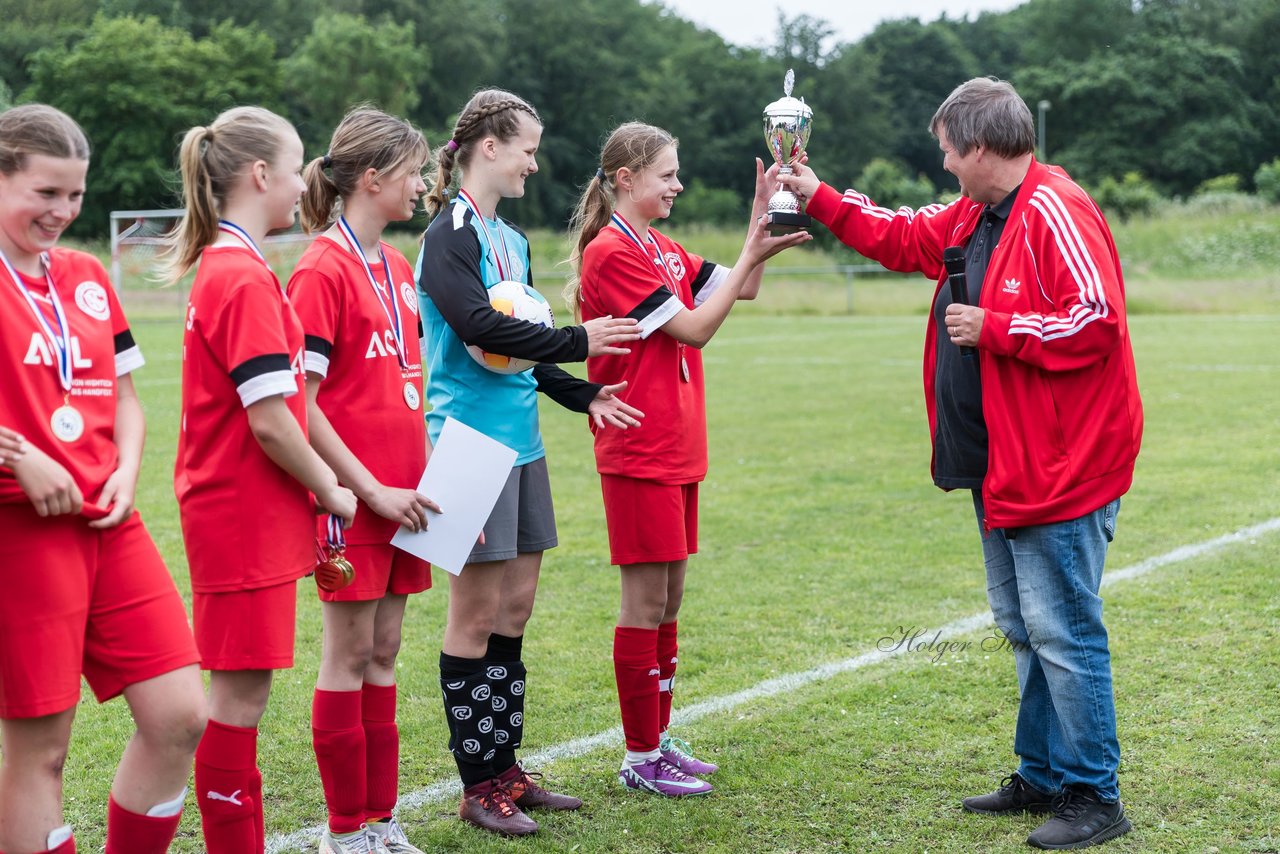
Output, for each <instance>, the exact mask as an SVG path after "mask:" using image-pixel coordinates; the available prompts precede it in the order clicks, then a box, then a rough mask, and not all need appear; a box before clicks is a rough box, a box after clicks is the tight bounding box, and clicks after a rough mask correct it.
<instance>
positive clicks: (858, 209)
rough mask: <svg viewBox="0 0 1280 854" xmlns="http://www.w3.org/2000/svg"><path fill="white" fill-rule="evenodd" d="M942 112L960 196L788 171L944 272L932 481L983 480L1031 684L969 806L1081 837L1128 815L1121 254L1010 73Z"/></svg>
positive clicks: (1127, 423) (987, 544)
mask: <svg viewBox="0 0 1280 854" xmlns="http://www.w3.org/2000/svg"><path fill="white" fill-rule="evenodd" d="M929 129H930V131H931V132H932V133H933V134H934V135H935V136H936V137H937V139H938V146H939V148H941V149H942V153H943V167H944V168H945V169H946V170H947V171H948V172H951V173H952V174H953V175H955V176H956V177H957V178H958V179H959V180H960V191H961V194H962V195H961V198H959V199H957V200H956V201H954V202H952V203H951V204H949V205H930V206H928V207H925V208H921V209H920V210H910V209H908V208H901V209H899V210H897V211H892V210H889V209H887V208H882V207H878V206H877V205H876V204H875V203H874V202H873V201H871V200H870V199H868V198H867V197H866V196H864V195H862V194H861V193H858V192H855V191H853V190H849V191H848V192H846V193H844V195H843V196H842V195H841V194H840V193H839V192H838V191H836V190H834V189H832V188H831V187H830V186H828V185H826V184H822V183H821V182H820V181H819V180H818V178H817V176H816V175H814V174H813V172H812V170H810V169H808V168H807V167H804V166H800V167H797V170H796V174H795V175H794V176H792V177H791V178H789V179H785V180H786V183H787V184H788V185H789V186H790V187H791V188H792V189H794V190H796V192H797V193H798V194H800V195H801V196H802V197H805V198H807V199H808V212H809V213H810V214H811V215H812V216H813V217H815V218H816V219H818V220H819V221H821V222H823V223H825V224H826V225H827V226H829V227H830V228H831V230H832V231H833V232H834V233H835V234H836V235H837V236H838V237H839V238H840V239H841V240H842V241H844V242H845V243H847V244H849V245H850V246H852V247H853V248H854V249H856V250H857V251H858V252H859V253H861V254H862V255H865V256H866V257H868V258H873V259H875V260H876V261H879V262H880V263H882V264H883V265H884V266H886V267H888V268H890V269H893V270H899V271H903V272H909V271H911V272H916V271H918V272H922V273H924V274H925V275H926V276H929V277H931V278H933V279H936V280H937V282H938V286H937V290H936V291H935V294H934V302H933V312H932V314H931V317H930V320H929V323H928V325H927V328H926V330H925V346H924V385H925V404H926V408H927V410H928V414H929V428H930V431H931V434H932V437H933V463H932V471H933V477H934V482H935V483H936V484H937V485H938V486H940V487H942V488H943V489H971V490H972V491H973V501H974V507H975V508H976V510H977V514H978V520H979V524H980V527H981V529H982V546H983V556H984V560H985V563H986V571H987V589H988V598H989V601H990V603H991V610H992V613H993V614H994V616H995V621H996V625H997V626H998V627H999V628H1000V630H1001V632H1002V633H1003V634H1004V635H1005V637H1006V638H1007V639H1008V642H1009V645H1010V646H1011V648H1012V649H1013V650H1014V657H1015V662H1016V665H1017V673H1018V685H1019V690H1020V695H1021V704H1020V707H1019V711H1018V722H1017V729H1016V732H1015V736H1014V751H1015V752H1016V753H1017V754H1018V756H1019V759H1020V764H1019V768H1018V770H1017V771H1016V772H1014V773H1013V774H1012V775H1011V776H1010V777H1009V778H1007V779H1006V780H1005V781H1003V782H1002V784H1001V786H1000V788H999V789H998V790H997V791H995V792H993V793H991V794H987V795H981V796H976V797H971V798H966V799H965V800H964V807H965V809H967V810H969V811H971V812H978V813H987V814H1005V813H1012V812H1023V811H1031V812H1053V816H1052V817H1051V818H1050V819H1049V820H1048V821H1047V822H1045V823H1044V824H1043V825H1041V826H1040V827H1039V828H1038V829H1037V830H1036V831H1035V832H1033V833H1032V834H1031V835H1030V836H1029V837H1028V838H1027V842H1028V844H1030V845H1033V846H1035V847H1037V848H1048V849H1058V848H1076V847H1084V846H1085V845H1087V844H1097V843H1099V842H1104V841H1106V840H1108V839H1112V838H1114V837H1116V836H1120V835H1121V834H1123V833H1126V832H1127V831H1128V830H1129V829H1130V824H1129V821H1128V819H1127V818H1126V817H1125V814H1124V808H1123V806H1122V805H1121V804H1120V792H1119V787H1118V783H1117V778H1116V770H1117V766H1118V765H1119V760H1120V747H1119V742H1118V740H1117V738H1116V718H1115V701H1114V697H1113V693H1112V688H1111V658H1110V653H1109V651H1108V648H1107V632H1106V628H1105V627H1104V626H1103V623H1102V600H1101V599H1100V598H1099V596H1098V587H1099V584H1100V582H1101V580H1102V567H1103V562H1104V559H1105V556H1106V551H1107V543H1108V542H1110V540H1111V538H1112V536H1113V535H1114V533H1115V519H1116V513H1117V512H1118V510H1119V505H1120V496H1121V495H1123V494H1124V493H1125V492H1126V491H1127V490H1128V488H1129V485H1130V483H1132V480H1133V466H1134V460H1135V459H1136V457H1137V454H1138V446H1139V443H1140V440H1141V436H1142V404H1141V401H1140V400H1139V397H1138V386H1137V381H1136V377H1135V372H1134V364H1133V351H1132V348H1131V347H1130V342H1129V330H1128V326H1127V323H1126V319H1125V306H1124V279H1123V277H1122V276H1121V273H1120V260H1119V258H1118V257H1117V254H1116V248H1115V244H1114V242H1113V241H1112V239H1111V232H1110V229H1109V228H1108V227H1107V223H1106V221H1105V220H1104V219H1103V216H1102V212H1101V211H1100V210H1099V209H1098V206H1097V205H1096V204H1095V203H1094V201H1093V200H1092V199H1090V198H1089V196H1088V194H1086V193H1085V191H1084V190H1083V189H1081V188H1080V186H1079V185H1077V184H1076V183H1074V182H1073V181H1072V180H1071V179H1070V178H1069V177H1067V174H1066V173H1065V172H1064V171H1063V170H1062V169H1060V168H1059V167H1056V166H1047V165H1044V164H1041V163H1038V162H1037V161H1036V159H1035V157H1034V155H1033V150H1034V144H1035V128H1034V125H1033V123H1032V120H1031V112H1030V110H1028V109H1027V105H1026V104H1025V103H1024V102H1023V101H1022V99H1021V98H1020V97H1019V96H1018V94H1017V92H1015V91H1014V89H1013V87H1012V86H1010V85H1009V84H1007V83H1004V82H1001V81H997V80H994V79H990V78H975V79H973V80H970V81H968V82H967V83H964V84H961V85H960V86H959V87H957V88H956V90H955V91H954V92H952V93H951V95H950V96H948V98H947V100H946V101H945V102H944V103H943V104H942V106H941V107H939V108H938V111H937V113H936V114H935V115H934V117H933V121H932V122H931V123H930V128H929ZM952 246H955V247H961V248H963V251H964V258H965V262H966V265H965V275H964V279H965V282H964V284H965V291H966V294H965V297H966V298H965V299H964V300H963V303H962V304H953V303H952V298H951V289H950V288H948V287H945V285H946V283H947V274H946V271H945V269H944V266H943V251H944V249H946V248H947V247H952ZM962 348H963V349H962Z"/></svg>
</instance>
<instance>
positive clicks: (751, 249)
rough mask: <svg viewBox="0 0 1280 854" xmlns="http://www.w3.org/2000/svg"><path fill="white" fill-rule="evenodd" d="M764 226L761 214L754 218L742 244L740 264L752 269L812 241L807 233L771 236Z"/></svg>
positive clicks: (763, 218)
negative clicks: (753, 223) (775, 256)
mask: <svg viewBox="0 0 1280 854" xmlns="http://www.w3.org/2000/svg"><path fill="white" fill-rule="evenodd" d="M766 225H767V224H766V222H765V217H764V215H763V214H762V215H760V216H758V217H756V222H755V225H754V226H753V227H752V229H751V231H750V232H749V233H748V234H747V241H746V243H743V244H742V256H741V258H739V262H740V263H741V262H746V263H747V265H748V266H752V267H754V266H755V265H757V264H759V263H761V262H763V261H767V260H769V259H770V258H772V257H773V256H774V255H777V254H778V253H779V252H782V251H784V250H787V249H790V248H791V247H793V246H799V245H800V244H801V243H808V242H809V241H810V240H813V235H812V234H810V233H809V232H807V231H796V232H792V233H791V234H779V235H772V234H770V233H769V232H768V230H767V228H766Z"/></svg>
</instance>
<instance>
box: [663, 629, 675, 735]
mask: <svg viewBox="0 0 1280 854" xmlns="http://www.w3.org/2000/svg"><path fill="white" fill-rule="evenodd" d="M679 646H680V645H679V643H677V642H676V623H675V622H674V621H673V622H670V623H663V624H662V625H660V626H658V680H659V681H658V732H660V733H663V732H666V731H667V727H668V726H670V725H671V688H672V684H673V682H674V680H675V676H676V652H677V651H678V649H679Z"/></svg>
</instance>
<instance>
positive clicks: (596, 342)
mask: <svg viewBox="0 0 1280 854" xmlns="http://www.w3.org/2000/svg"><path fill="white" fill-rule="evenodd" d="M582 328H583V329H585V330H587V355H588V356H625V355H627V354H628V353H630V352H631V351H630V350H629V349H627V348H626V347H619V346H618V345H619V344H623V343H625V342H627V341H639V340H640V330H639V329H638V328H637V327H636V320H635V318H633V317H613V316H612V315H606V316H604V317H597V318H595V319H594V320H588V321H587V322H586V323H584V324H582Z"/></svg>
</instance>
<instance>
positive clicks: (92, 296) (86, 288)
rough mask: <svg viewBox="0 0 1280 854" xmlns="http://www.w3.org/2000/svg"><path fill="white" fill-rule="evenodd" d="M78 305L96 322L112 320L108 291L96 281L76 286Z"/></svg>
mask: <svg viewBox="0 0 1280 854" xmlns="http://www.w3.org/2000/svg"><path fill="white" fill-rule="evenodd" d="M76 305H78V306H79V307H80V310H81V311H83V312H84V313H85V314H87V315H89V316H90V317H92V318H93V319H94V320H110V319H111V304H110V303H109V302H107V289H106V288H104V287H103V286H102V285H100V284H98V283H97V282H94V281H88V282H81V283H80V284H78V285H76Z"/></svg>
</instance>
